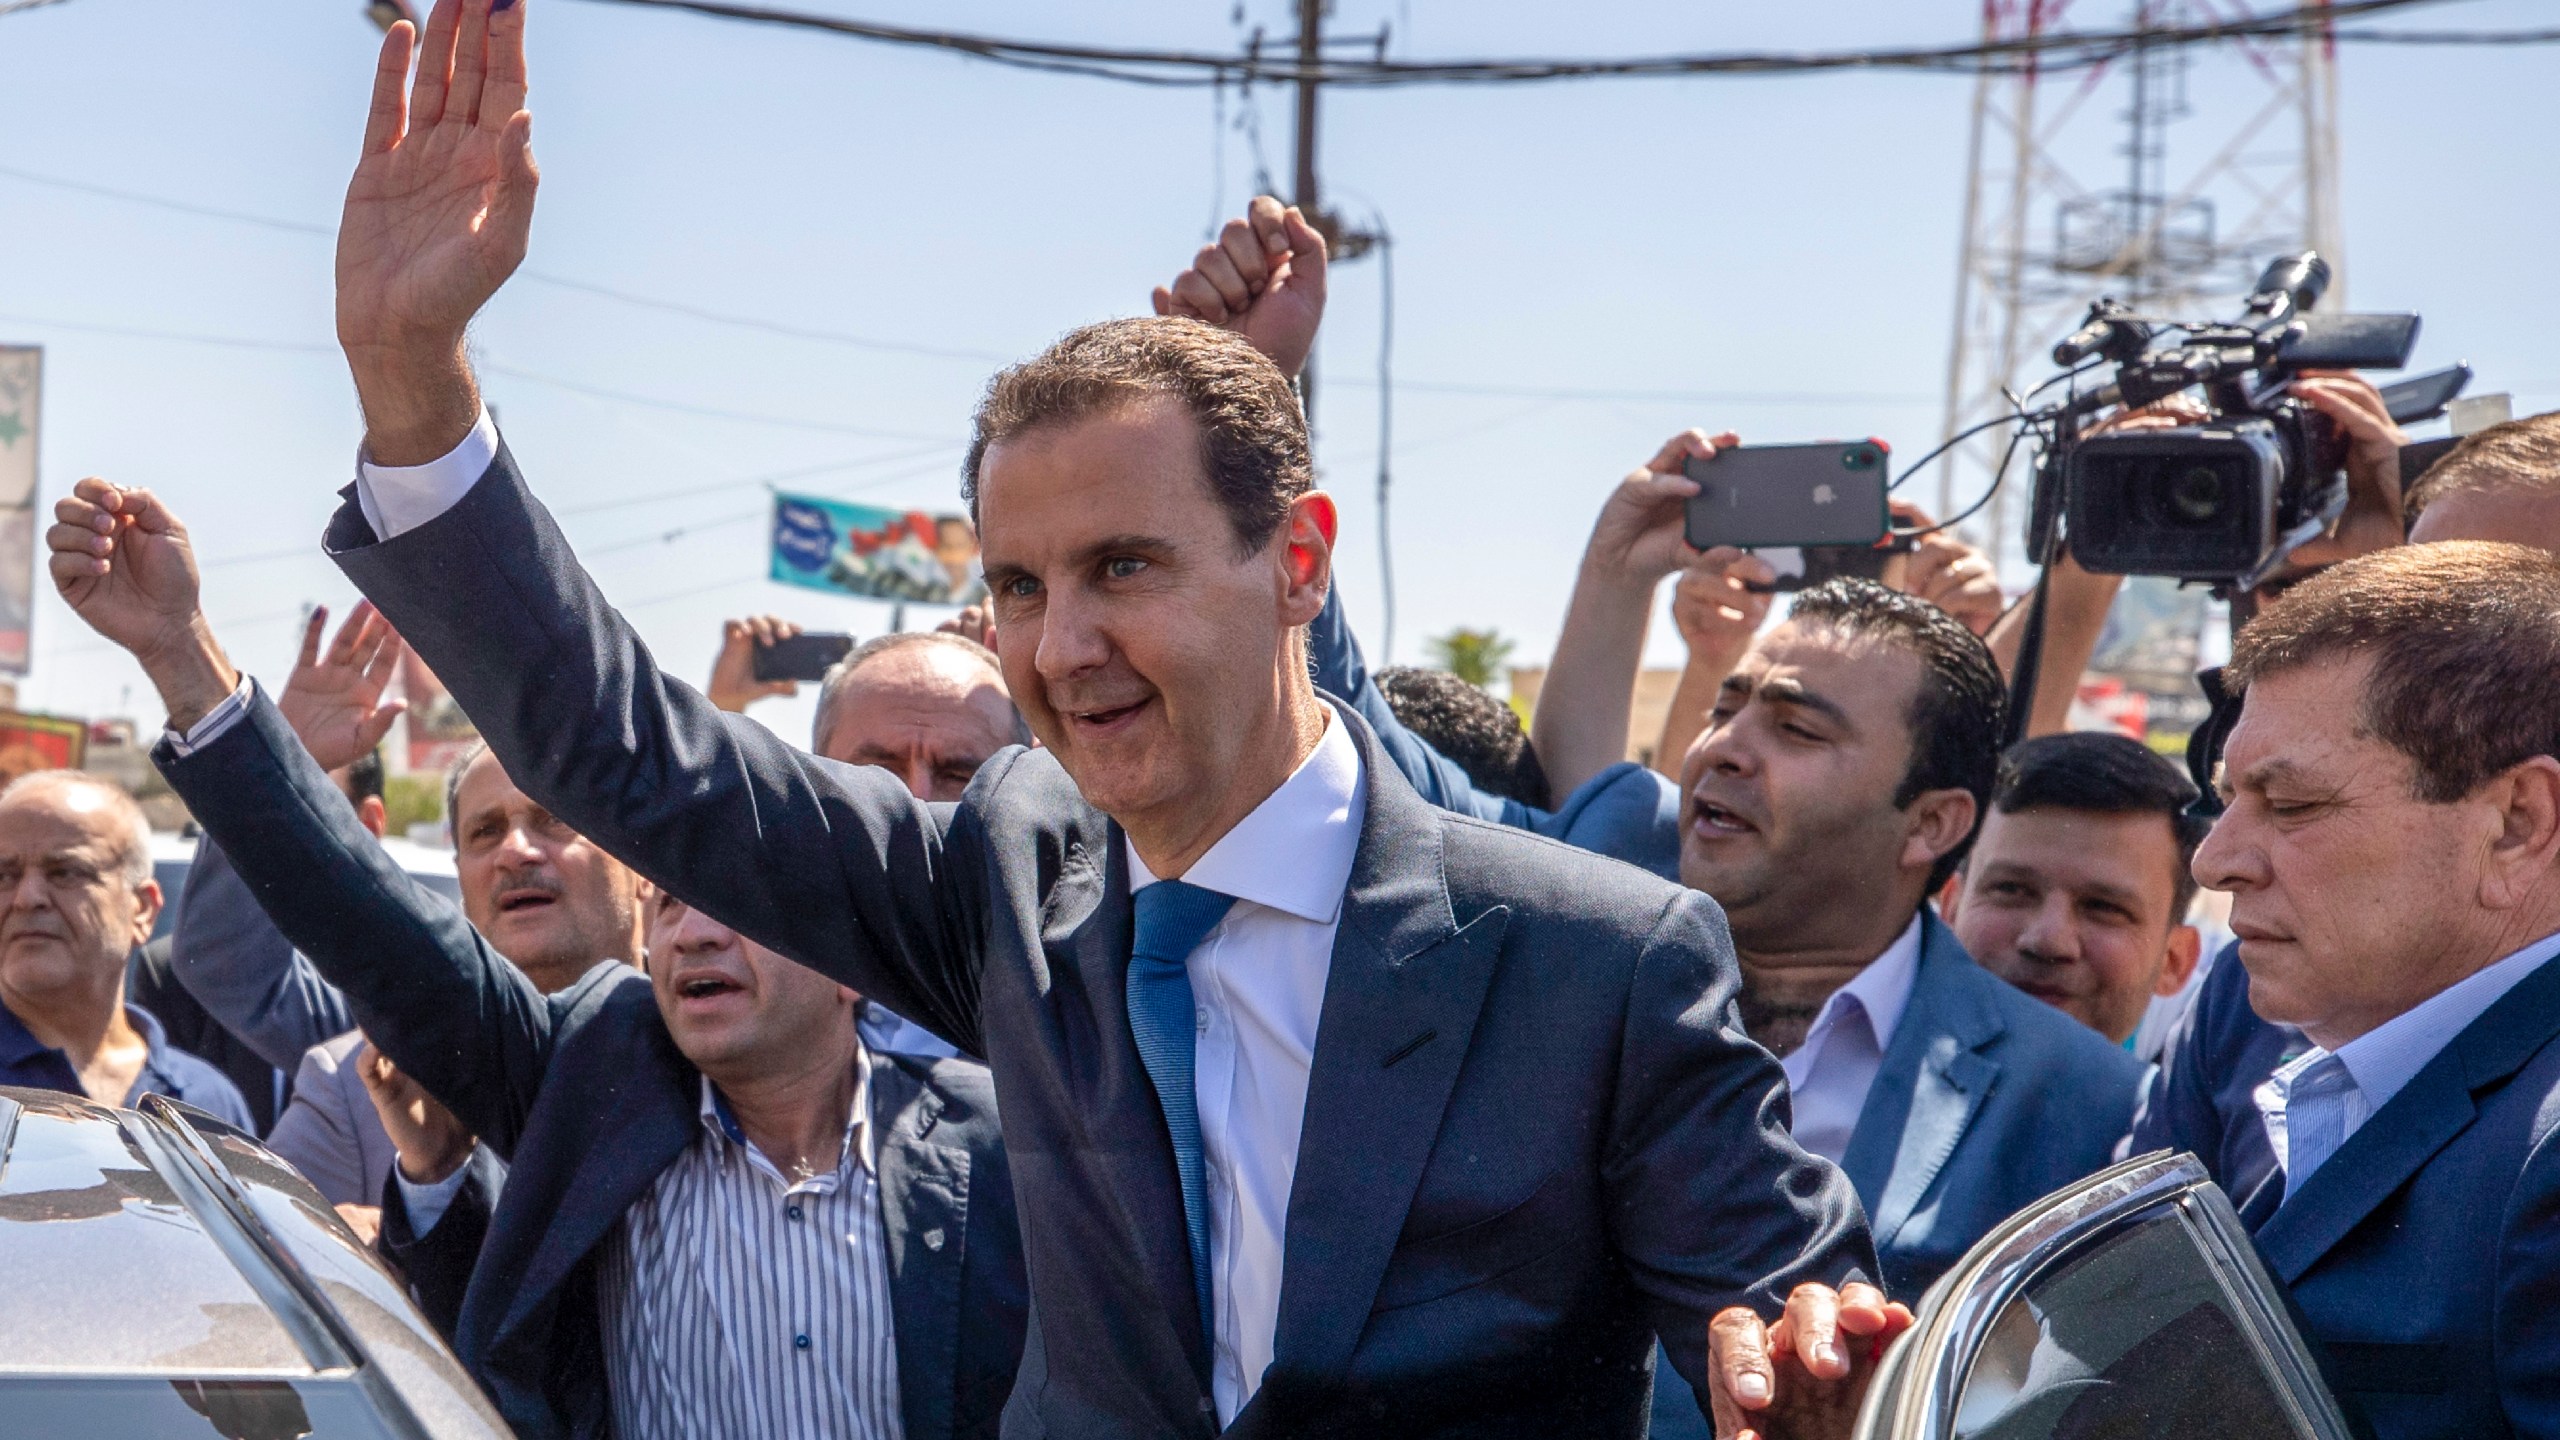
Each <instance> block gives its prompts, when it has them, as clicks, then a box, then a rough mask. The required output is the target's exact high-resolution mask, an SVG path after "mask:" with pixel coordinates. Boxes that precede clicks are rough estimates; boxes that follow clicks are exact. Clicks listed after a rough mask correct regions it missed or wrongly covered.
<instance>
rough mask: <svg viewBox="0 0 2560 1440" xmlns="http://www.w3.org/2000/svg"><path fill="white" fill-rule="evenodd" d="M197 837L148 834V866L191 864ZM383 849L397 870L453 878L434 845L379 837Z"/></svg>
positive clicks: (448, 857) (446, 858) (447, 858)
mask: <svg viewBox="0 0 2560 1440" xmlns="http://www.w3.org/2000/svg"><path fill="white" fill-rule="evenodd" d="M196 842H197V837H196V836H194V835H182V834H179V833H178V832H176V831H174V830H154V831H152V832H151V863H152V864H154V865H170V864H175V865H186V864H192V863H193V862H194V860H195V858H196ZM382 848H383V850H384V852H385V853H387V854H389V855H390V856H391V858H392V859H393V860H394V861H396V862H397V863H398V864H399V866H400V868H401V869H403V870H406V871H408V872H409V873H410V874H412V875H422V876H423V875H441V876H444V877H446V878H448V879H450V878H452V875H453V852H452V851H450V850H447V849H444V848H443V847H441V846H436V845H421V844H419V843H418V842H417V841H415V840H411V839H409V838H407V837H405V836H401V835H386V836H384V837H382Z"/></svg>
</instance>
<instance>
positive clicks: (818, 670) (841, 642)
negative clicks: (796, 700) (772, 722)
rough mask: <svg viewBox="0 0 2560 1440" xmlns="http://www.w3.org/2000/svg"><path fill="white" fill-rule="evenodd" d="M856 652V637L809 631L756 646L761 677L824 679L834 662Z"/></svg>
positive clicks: (757, 671)
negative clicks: (854, 640) (854, 644)
mask: <svg viewBox="0 0 2560 1440" xmlns="http://www.w3.org/2000/svg"><path fill="white" fill-rule="evenodd" d="M852 651H853V637H852V636H850V635H830V634H827V633H826V632H824V631H810V632H806V633H803V634H799V635H794V636H791V637H790V638H789V639H786V640H778V641H776V642H774V643H773V644H771V645H758V646H757V647H756V649H755V675H756V678H757V679H759V680H824V679H826V678H827V671H828V670H829V669H830V668H832V667H833V666H834V665H835V663H836V662H837V661H839V660H841V659H843V658H844V657H845V656H847V655H849V654H851V653H852Z"/></svg>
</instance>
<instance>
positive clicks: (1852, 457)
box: [1840, 445, 1876, 470]
mask: <svg viewBox="0 0 2560 1440" xmlns="http://www.w3.org/2000/svg"><path fill="white" fill-rule="evenodd" d="M1840 464H1841V465H1842V467H1844V468H1846V469H1850V470H1873V469H1874V468H1876V452H1875V451H1873V450H1870V449H1868V448H1866V447H1865V446H1863V445H1862V446H1860V447H1858V448H1857V449H1855V450H1844V451H1842V452H1841V453H1840Z"/></svg>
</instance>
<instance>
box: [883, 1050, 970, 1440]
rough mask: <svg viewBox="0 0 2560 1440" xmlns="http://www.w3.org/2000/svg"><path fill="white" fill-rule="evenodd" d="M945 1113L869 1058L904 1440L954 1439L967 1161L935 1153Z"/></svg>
mask: <svg viewBox="0 0 2560 1440" xmlns="http://www.w3.org/2000/svg"><path fill="white" fill-rule="evenodd" d="M942 1109H943V1101H942V1097H941V1096H939V1095H937V1094H935V1093H934V1092H933V1091H932V1089H930V1088H929V1087H927V1086H926V1085H925V1084H924V1083H923V1082H922V1081H921V1080H920V1079H918V1078H917V1077H916V1076H914V1075H911V1074H909V1073H908V1072H907V1070H906V1069H905V1068H903V1067H901V1066H900V1065H898V1064H897V1063H896V1062H895V1061H892V1060H891V1059H889V1058H888V1057H887V1056H884V1055H877V1054H875V1055H874V1056H873V1057H872V1060H871V1126H872V1154H873V1156H874V1158H875V1160H876V1161H877V1162H878V1164H879V1167H880V1219H881V1228H882V1229H883V1230H884V1231H885V1232H886V1235H885V1239H886V1240H887V1242H888V1250H889V1306H890V1312H891V1314H892V1315H893V1317H894V1318H895V1323H896V1329H897V1335H898V1396H899V1408H900V1410H901V1411H902V1418H903V1419H904V1421H905V1422H906V1423H905V1432H906V1437H907V1440H945V1437H947V1436H949V1435H950V1433H951V1407H952V1388H951V1387H952V1379H953V1377H954V1376H955V1375H957V1374H958V1373H959V1363H960V1272H961V1267H962V1265H963V1263H964V1261H965V1257H966V1254H967V1246H966V1245H965V1244H964V1243H963V1242H964V1241H965V1239H966V1235H967V1218H968V1200H969V1152H968V1151H966V1150H964V1149H959V1148H956V1147H953V1146H949V1145H935V1144H931V1143H928V1141H927V1138H926V1137H928V1136H930V1135H931V1134H932V1133H933V1128H934V1125H935V1123H936V1122H937V1121H938V1120H939V1119H940V1118H941V1115H942Z"/></svg>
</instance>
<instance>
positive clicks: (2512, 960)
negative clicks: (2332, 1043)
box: [2279, 935, 2560, 1115]
mask: <svg viewBox="0 0 2560 1440" xmlns="http://www.w3.org/2000/svg"><path fill="white" fill-rule="evenodd" d="M2555 955H2560V935H2546V936H2544V937H2543V938H2542V939H2540V940H2536V941H2535V942H2533V943H2532V944H2530V945H2527V946H2526V947H2524V948H2523V949H2521V950H2518V951H2517V952H2516V953H2514V954H2513V955H2510V956H2508V957H2506V958H2505V959H2503V960H2500V961H2497V962H2495V963H2493V964H2490V965H2486V966H2483V967H2481V968H2480V969H2479V970H2476V971H2474V972H2472V973H2471V974H2469V975H2466V976H2464V977H2463V978H2462V979H2460V980H2457V981H2455V982H2454V983H2453V984H2451V985H2448V986H2446V987H2445V988H2443V989H2442V990H2439V991H2437V992H2436V993H2435V994H2433V995H2430V996H2428V997H2427V998H2426V999H2424V1000H2421V1001H2419V1002H2418V1003H2417V1004H2416V1005H2414V1006H2412V1007H2411V1008H2409V1009H2407V1010H2405V1011H2402V1012H2401V1013H2400V1014H2398V1015H2395V1016H2393V1017H2392V1018H2391V1019H2389V1020H2387V1021H2385V1022H2383V1023H2382V1024H2380V1025H2377V1026H2375V1027H2374V1028H2373V1029H2371V1030H2368V1031H2366V1032H2365V1033H2364V1034H2362V1035H2359V1036H2357V1037H2356V1038H2354V1039H2353V1040H2350V1041H2348V1042H2347V1043H2346V1044H2344V1045H2341V1046H2339V1047H2338V1050H2337V1055H2338V1063H2339V1064H2341V1065H2344V1066H2346V1067H2347V1074H2348V1075H2349V1076H2350V1077H2352V1078H2353V1079H2354V1080H2355V1082H2356V1089H2357V1090H2359V1091H2361V1092H2363V1095H2364V1108H2365V1114H2367V1115H2370V1114H2372V1113H2373V1112H2375V1111H2377V1110H2380V1109H2381V1108H2382V1107H2383V1106H2385V1105H2388V1104H2390V1103H2391V1097H2392V1096H2394V1095H2397V1094H2399V1093H2400V1092H2401V1091H2402V1090H2403V1089H2405V1088H2407V1086H2408V1084H2409V1082H2410V1081H2412V1080H2415V1079H2416V1078H2418V1072H2419V1071H2421V1070H2424V1069H2425V1068H2427V1062H2429V1061H2431V1060H2433V1059H2435V1058H2436V1056H2438V1055H2440V1054H2442V1053H2444V1047H2446V1046H2447V1045H2450V1044H2452V1043H2453V1040H2454V1037H2455V1036H2457V1035H2460V1034H2461V1033H2462V1032H2463V1031H2465V1030H2468V1029H2470V1028H2471V1022H2472V1021H2474V1020H2477V1019H2479V1018H2480V1017H2481V1016H2482V1015H2483V1014H2486V1013H2487V1012H2488V1009H2489V1007H2490V1006H2492V1005H2495V1004H2497V1003H2498V1001H2499V1000H2500V999H2501V998H2502V997H2504V996H2505V995H2506V993H2507V992H2508V991H2510V990H2513V989H2514V988H2515V987H2516V986H2518V985H2519V984H2522V983H2523V982H2524V978H2525V977H2526V976H2528V975H2531V974H2532V973H2533V972H2534V971H2536V970H2539V969H2541V968H2542V967H2543V965H2544V964H2545V963H2547V962H2548V961H2550V960H2551V958H2552V957H2553V956H2555ZM2328 1053H2329V1052H2328V1051H2326V1050H2320V1049H2313V1050H2310V1051H2308V1052H2306V1053H2304V1054H2303V1055H2301V1056H2299V1057H2297V1058H2296V1059H2295V1060H2294V1061H2293V1062H2292V1063H2291V1064H2289V1065H2287V1066H2286V1067H2285V1071H2284V1072H2279V1073H2280V1074H2281V1073H2286V1072H2290V1073H2289V1076H2288V1078H2290V1075H2300V1074H2301V1073H2302V1072H2303V1071H2305V1070H2307V1069H2309V1068H2311V1067H2312V1066H2313V1065H2316V1064H2318V1063H2319V1062H2320V1059H2321V1057H2323V1056H2325V1055H2327V1054H2328Z"/></svg>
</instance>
